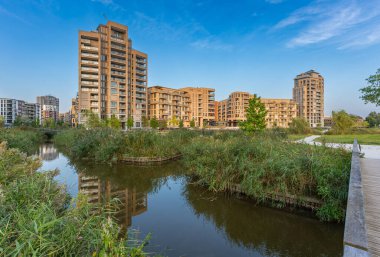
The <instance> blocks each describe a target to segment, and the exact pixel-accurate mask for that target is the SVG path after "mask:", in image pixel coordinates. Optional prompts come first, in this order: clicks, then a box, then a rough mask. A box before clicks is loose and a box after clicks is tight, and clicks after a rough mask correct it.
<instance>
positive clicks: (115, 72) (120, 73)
mask: <svg viewBox="0 0 380 257" xmlns="http://www.w3.org/2000/svg"><path fill="white" fill-rule="evenodd" d="M111 74H112V75H116V76H123V77H125V72H119V71H113V70H111Z"/></svg>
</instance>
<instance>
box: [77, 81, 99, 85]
mask: <svg viewBox="0 0 380 257" xmlns="http://www.w3.org/2000/svg"><path fill="white" fill-rule="evenodd" d="M81 84H83V85H86V86H96V87H97V86H99V83H98V82H92V81H85V80H82V82H81Z"/></svg>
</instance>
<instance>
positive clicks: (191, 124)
mask: <svg viewBox="0 0 380 257" xmlns="http://www.w3.org/2000/svg"><path fill="white" fill-rule="evenodd" d="M190 128H195V120H194V118H193V119H192V120H191V121H190Z"/></svg>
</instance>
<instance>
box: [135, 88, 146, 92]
mask: <svg viewBox="0 0 380 257" xmlns="http://www.w3.org/2000/svg"><path fill="white" fill-rule="evenodd" d="M145 91H146V90H145V88H144V87H136V92H145Z"/></svg>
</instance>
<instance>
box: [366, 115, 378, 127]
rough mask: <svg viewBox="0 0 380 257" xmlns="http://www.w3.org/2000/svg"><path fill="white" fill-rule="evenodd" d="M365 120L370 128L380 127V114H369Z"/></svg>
mask: <svg viewBox="0 0 380 257" xmlns="http://www.w3.org/2000/svg"><path fill="white" fill-rule="evenodd" d="M365 120H366V121H367V122H368V125H369V126H370V127H372V128H373V127H379V126H380V113H376V112H371V113H370V114H368V116H367V118H365Z"/></svg>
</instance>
